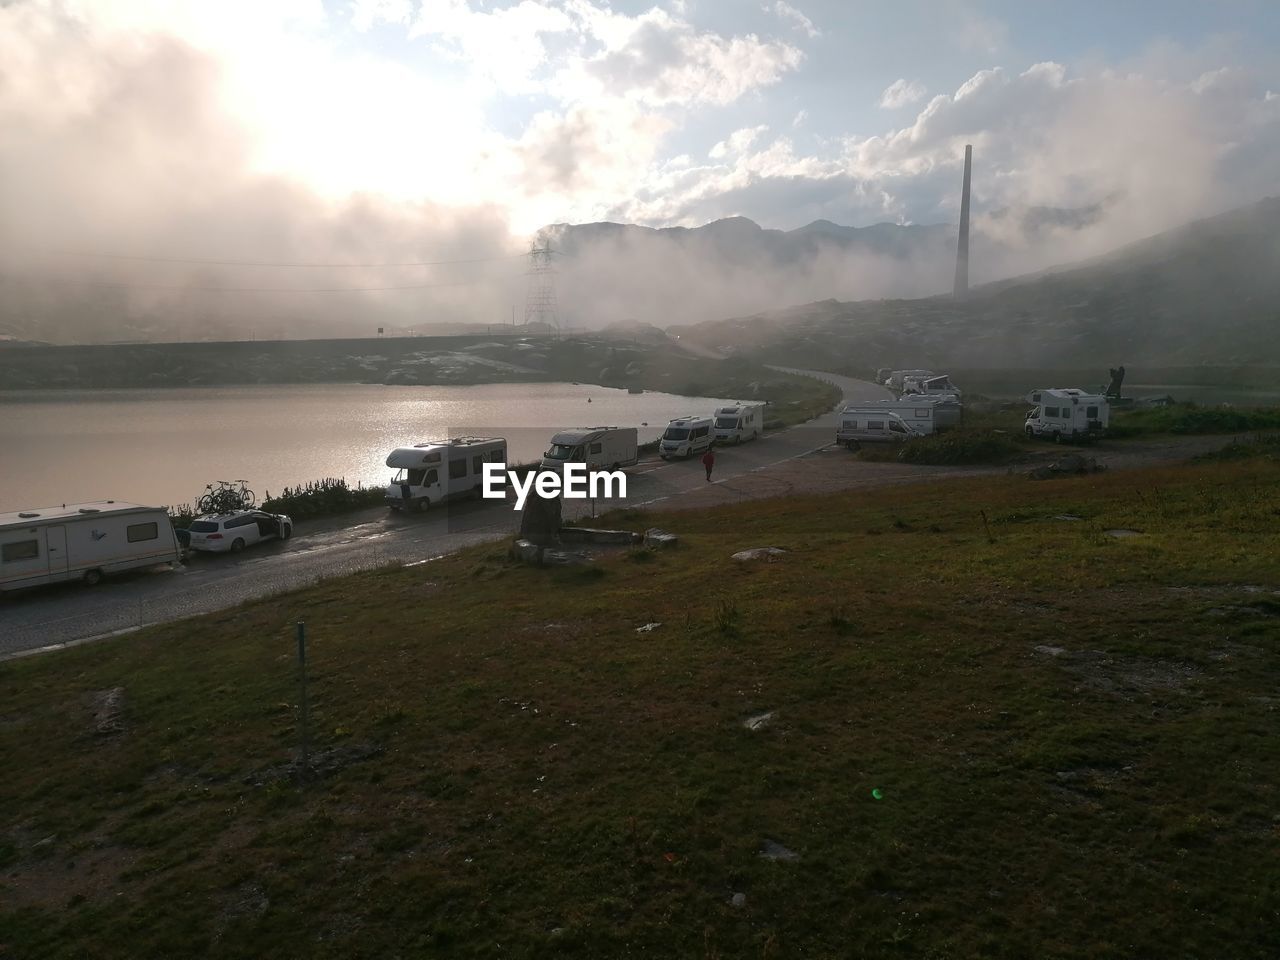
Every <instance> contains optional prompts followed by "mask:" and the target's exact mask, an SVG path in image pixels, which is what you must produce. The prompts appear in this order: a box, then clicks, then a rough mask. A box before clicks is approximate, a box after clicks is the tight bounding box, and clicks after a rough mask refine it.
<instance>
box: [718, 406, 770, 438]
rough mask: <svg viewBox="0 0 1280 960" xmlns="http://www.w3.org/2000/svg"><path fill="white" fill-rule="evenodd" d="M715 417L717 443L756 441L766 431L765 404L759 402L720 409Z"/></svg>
mask: <svg viewBox="0 0 1280 960" xmlns="http://www.w3.org/2000/svg"><path fill="white" fill-rule="evenodd" d="M714 416H715V421H716V425H715V437H716V442H717V443H742V442H743V441H744V440H754V439H755V438H756V437H758V436H760V431H761V430H763V429H764V403H762V402H759V401H756V402H744V403H735V404H734V405H733V406H731V407H720V408H719V409H718V410H716V412H715V414H714Z"/></svg>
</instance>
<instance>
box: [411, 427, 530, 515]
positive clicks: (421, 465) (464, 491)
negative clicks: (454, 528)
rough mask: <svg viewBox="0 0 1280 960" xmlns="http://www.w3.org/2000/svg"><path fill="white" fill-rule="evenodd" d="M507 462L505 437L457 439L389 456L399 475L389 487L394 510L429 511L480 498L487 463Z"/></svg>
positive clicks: (419, 446) (417, 447) (441, 441)
mask: <svg viewBox="0 0 1280 960" xmlns="http://www.w3.org/2000/svg"><path fill="white" fill-rule="evenodd" d="M506 462H507V441H506V440H504V439H503V438H501V437H456V438H454V439H452V440H433V441H430V442H428V443H419V444H417V445H415V446H412V447H400V448H399V449H396V450H392V451H391V453H390V454H389V455H388V456H387V466H388V467H395V468H396V474H395V476H393V477H392V478H391V483H390V484H388V486H387V494H386V500H387V505H388V506H389V507H391V509H392V510H404V511H406V512H407V511H410V510H419V511H420V510H426V509H427V508H428V507H429V506H431V504H433V503H443V502H445V501H446V500H453V499H456V498H458V497H464V496H468V495H471V494H474V495H476V496H479V495H480V488H481V486H482V485H483V483H484V465H485V464H486V463H501V464H504V465H505V464H506Z"/></svg>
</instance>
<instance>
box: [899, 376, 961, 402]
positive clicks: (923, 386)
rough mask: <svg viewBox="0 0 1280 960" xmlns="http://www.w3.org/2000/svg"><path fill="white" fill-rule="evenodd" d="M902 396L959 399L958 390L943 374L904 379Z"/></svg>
mask: <svg viewBox="0 0 1280 960" xmlns="http://www.w3.org/2000/svg"><path fill="white" fill-rule="evenodd" d="M902 395H903V396H912V395H923V396H926V397H950V398H952V399H954V400H957V401H958V400H959V399H960V388H959V387H957V386H956V385H955V384H954V383H952V382H951V378H950V377H948V376H947V375H946V374H945V373H943V374H938V375H930V376H926V377H919V376H917V377H904V378H903V380H902Z"/></svg>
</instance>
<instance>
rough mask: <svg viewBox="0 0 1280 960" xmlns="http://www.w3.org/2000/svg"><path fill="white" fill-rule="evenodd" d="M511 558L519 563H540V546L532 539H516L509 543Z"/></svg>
mask: <svg viewBox="0 0 1280 960" xmlns="http://www.w3.org/2000/svg"><path fill="white" fill-rule="evenodd" d="M511 559H512V560H518V561H520V562H521V563H541V562H542V547H540V546H538V545H537V544H536V543H534V542H533V541H532V540H517V541H516V542H515V543H513V544H512V545H511Z"/></svg>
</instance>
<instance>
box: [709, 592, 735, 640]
mask: <svg viewBox="0 0 1280 960" xmlns="http://www.w3.org/2000/svg"><path fill="white" fill-rule="evenodd" d="M741 618H742V611H741V610H739V609H738V605H737V604H736V603H734V602H733V601H732V600H721V601H720V602H719V603H717V604H716V609H715V612H714V613H713V614H712V623H714V624H715V628H716V629H717V630H719V631H720V632H721V633H726V634H728V633H736V632H737V630H738V621H739V620H740V619H741Z"/></svg>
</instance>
